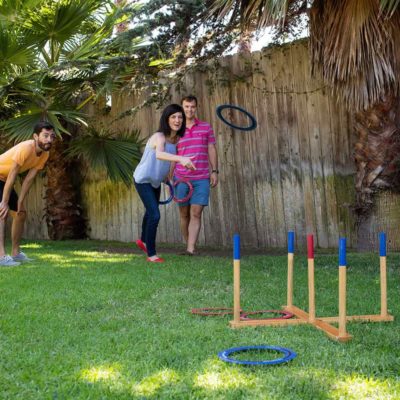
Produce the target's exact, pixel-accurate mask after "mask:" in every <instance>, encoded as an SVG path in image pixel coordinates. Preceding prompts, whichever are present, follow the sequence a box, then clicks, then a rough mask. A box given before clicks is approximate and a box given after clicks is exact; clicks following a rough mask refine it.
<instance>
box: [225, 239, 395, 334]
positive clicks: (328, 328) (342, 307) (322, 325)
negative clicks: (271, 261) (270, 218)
mask: <svg viewBox="0 0 400 400" xmlns="http://www.w3.org/2000/svg"><path fill="white" fill-rule="evenodd" d="M379 240H380V284H381V285H380V286H381V313H380V314H376V315H351V316H348V315H346V239H345V238H341V239H340V241H339V259H340V261H339V315H338V316H337V317H317V316H316V315H315V298H314V297H315V292H314V241H313V237H312V235H308V237H307V250H308V292H309V310H310V311H309V312H308V313H307V312H306V311H304V310H302V309H300V308H298V307H296V306H294V305H293V267H294V254H293V247H294V246H293V243H294V233H293V232H289V235H288V243H289V244H288V282H287V305H286V306H283V310H284V311H287V312H290V313H292V314H293V315H294V316H295V318H292V319H274V320H272V319H271V320H268V319H246V320H242V319H241V318H240V312H239V310H240V254H239V252H238V253H237V254H239V256H238V257H237V258H236V259H234V318H233V321H230V326H231V327H232V328H243V327H248V326H289V325H299V324H310V325H313V326H315V327H316V328H317V329H320V330H322V331H323V332H325V333H326V334H327V335H328V336H329V337H330V338H331V339H333V340H336V341H338V342H347V341H349V340H351V338H352V336H351V335H350V334H349V333H347V332H346V322H347V321H368V322H391V321H394V317H393V316H392V315H390V314H388V312H387V288H386V285H387V284H386V280H387V276H386V236H385V234H383V233H381V234H380V237H379ZM236 245H238V246H240V241H239V239H238V241H237V243H236ZM332 323H336V324H338V327H336V326H334V325H332Z"/></svg>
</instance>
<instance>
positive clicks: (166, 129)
mask: <svg viewBox="0 0 400 400" xmlns="http://www.w3.org/2000/svg"><path fill="white" fill-rule="evenodd" d="M177 112H180V113H182V117H183V121H182V126H181V128H180V129H179V131H178V132H177V133H176V134H177V135H178V136H180V137H182V136H183V135H184V134H185V129H186V123H185V113H184V112H183V108H182V107H181V106H180V105H179V104H170V105H169V106H167V107H165V108H164V111H163V112H162V115H161V118H160V126H159V128H158V131H159V132H162V133H163V134H164V135H166V136H169V135H170V134H171V127H170V126H169V123H168V119H169V117H170V116H171V115H172V114H175V113H177Z"/></svg>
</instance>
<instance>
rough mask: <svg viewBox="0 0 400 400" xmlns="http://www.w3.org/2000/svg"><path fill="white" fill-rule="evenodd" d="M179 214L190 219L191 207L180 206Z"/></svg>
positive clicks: (182, 217) (185, 218)
mask: <svg viewBox="0 0 400 400" xmlns="http://www.w3.org/2000/svg"><path fill="white" fill-rule="evenodd" d="M179 215H180V217H181V219H184V220H188V219H189V218H190V209H189V207H180V208H179Z"/></svg>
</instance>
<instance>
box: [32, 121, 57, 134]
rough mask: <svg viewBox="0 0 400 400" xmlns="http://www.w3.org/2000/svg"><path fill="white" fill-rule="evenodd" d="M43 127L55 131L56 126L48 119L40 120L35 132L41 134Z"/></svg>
mask: <svg viewBox="0 0 400 400" xmlns="http://www.w3.org/2000/svg"><path fill="white" fill-rule="evenodd" d="M42 129H46V130H48V131H50V130H53V131H54V126H53V125H52V124H50V123H49V122H47V121H40V122H38V123H37V124H36V125H35V126H34V127H33V133H36V134H39V133H40V132H42Z"/></svg>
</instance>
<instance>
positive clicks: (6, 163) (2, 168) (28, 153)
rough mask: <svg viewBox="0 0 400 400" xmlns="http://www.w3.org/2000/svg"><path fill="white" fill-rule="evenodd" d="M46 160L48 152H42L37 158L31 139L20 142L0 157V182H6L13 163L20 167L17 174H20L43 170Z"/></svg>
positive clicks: (33, 142)
mask: <svg viewBox="0 0 400 400" xmlns="http://www.w3.org/2000/svg"><path fill="white" fill-rule="evenodd" d="M48 158H49V152H48V151H42V153H41V154H40V155H39V156H38V155H37V154H36V148H35V141H34V140H33V139H32V140H26V141H25V142H21V143H19V144H17V145H16V146H14V147H12V148H11V149H10V150H7V151H6V152H5V153H3V154H1V155H0V180H2V181H4V182H5V181H6V180H7V177H8V174H9V173H10V170H11V167H12V165H13V161H15V162H16V163H17V164H18V165H20V167H21V168H20V170H19V172H20V173H22V172H24V171H27V170H28V169H32V168H35V169H43V168H44V165H45V164H46V161H47V159H48Z"/></svg>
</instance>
